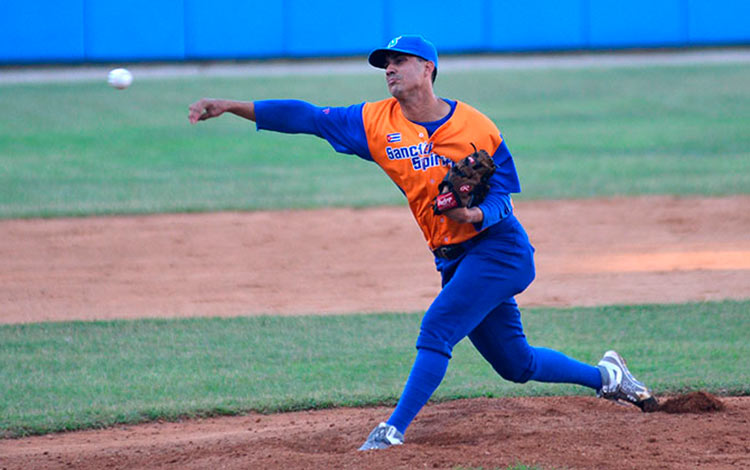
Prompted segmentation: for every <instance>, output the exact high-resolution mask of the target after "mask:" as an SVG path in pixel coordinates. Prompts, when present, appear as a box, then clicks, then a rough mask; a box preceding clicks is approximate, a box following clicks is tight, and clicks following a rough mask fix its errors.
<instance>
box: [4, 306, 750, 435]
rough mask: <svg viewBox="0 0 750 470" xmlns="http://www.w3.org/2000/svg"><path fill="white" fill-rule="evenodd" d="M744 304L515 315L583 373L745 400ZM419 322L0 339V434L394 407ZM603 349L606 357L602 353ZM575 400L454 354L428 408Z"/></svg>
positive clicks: (135, 327) (27, 329)
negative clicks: (613, 356) (596, 366)
mask: <svg viewBox="0 0 750 470" xmlns="http://www.w3.org/2000/svg"><path fill="white" fill-rule="evenodd" d="M748 308H750V301H745V302H718V303H697V304H687V305H663V306H658V305H653V306H621V307H605V308H576V309H527V310H525V311H524V323H525V328H526V332H527V335H528V336H529V340H530V342H531V343H532V344H534V343H536V344H542V345H545V346H548V347H552V348H555V349H559V350H561V351H563V352H565V353H567V354H569V355H571V356H573V357H576V358H578V359H580V360H582V361H586V362H590V363H591V362H595V361H597V360H598V359H599V358H600V357H601V354H602V353H603V352H604V351H603V348H604V347H610V346H611V347H615V348H617V349H618V350H619V351H620V352H621V353H622V354H623V355H625V356H626V357H627V358H628V359H629V360H630V361H631V363H632V364H636V365H637V366H636V367H634V370H633V372H634V373H636V374H638V377H639V378H641V379H643V380H645V381H646V382H647V383H648V384H649V385H650V386H652V387H654V388H655V389H656V390H659V392H660V393H666V392H676V391H683V390H695V389H701V390H709V391H712V392H716V393H720V394H748V393H750V385H748V384H750V369H748V368H747V367H746V364H745V362H744V361H743V360H742V358H744V357H747V356H748V355H749V354H750V344H748V342H747V341H746V339H747V338H746V334H745V333H746V332H747V331H749V330H750V317H749V316H748V315H747V311H748ZM419 322H420V315H419V314H383V315H356V316H304V317H293V318H289V317H250V318H245V317H243V318H233V319H219V318H213V319H212V318H208V319H206V318H202V319H197V318H196V319H186V320H139V321H116V322H72V323H41V324H28V325H4V326H0V370H2V371H3V373H2V374H0V389H2V390H4V393H3V394H2V396H0V417H2V419H1V420H0V434H5V435H10V436H17V435H23V434H38V433H46V432H51V431H61V430H70V429H81V428H89V427H99V426H108V425H112V424H115V423H132V422H139V421H144V420H152V419H157V418H168V419H175V418H178V417H181V416H202V415H214V414H236V413H240V412H243V411H248V410H256V411H261V412H274V411H289V410H299V409H308V408H322V407H332V406H358V405H366V404H375V403H386V404H395V402H396V400H397V398H398V396H399V394H400V392H401V388H402V387H403V383H404V380H405V378H406V376H407V374H408V372H409V369H410V368H411V363H412V361H413V360H414V356H415V354H416V350H415V349H414V341H415V338H416V336H417V333H418V330H419ZM605 345H606V346H605ZM560 394H571V395H575V394H586V395H590V394H591V391H590V390H588V389H584V388H583V387H578V386H573V385H550V384H542V383H535V382H529V383H527V384H524V385H517V384H512V383H510V382H507V381H504V380H502V379H500V378H499V377H498V376H497V375H496V374H495V372H494V371H493V370H492V369H491V368H490V367H489V366H488V365H487V364H486V363H485V362H484V360H483V359H482V358H481V357H480V356H479V355H478V353H477V352H476V351H475V350H474V348H473V347H472V346H471V345H470V344H469V343H468V341H463V342H462V343H459V346H458V347H457V348H456V351H455V354H454V358H453V360H452V362H451V367H450V368H449V369H448V374H447V376H446V379H445V381H444V382H443V384H441V386H440V388H439V389H438V391H437V394H436V395H435V397H434V399H436V400H448V399H454V398H460V397H478V396H489V397H499V396H526V395H532V396H533V395H560Z"/></svg>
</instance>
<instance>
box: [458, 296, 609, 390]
mask: <svg viewBox="0 0 750 470" xmlns="http://www.w3.org/2000/svg"><path fill="white" fill-rule="evenodd" d="M469 339H470V340H471V342H472V343H473V344H474V346H475V347H476V348H477V350H478V351H479V352H480V354H482V356H483V357H484V358H485V359H486V360H487V362H489V363H490V364H491V365H492V367H493V368H494V369H495V371H497V373H498V374H500V375H501V376H502V377H503V378H505V379H507V380H510V381H513V382H518V383H524V382H527V381H529V380H535V381H538V382H555V383H574V384H578V385H583V386H586V387H589V388H593V389H594V390H598V389H600V388H601V386H602V378H601V373H600V372H599V369H598V368H596V367H594V366H590V365H588V364H584V363H582V362H579V361H576V360H575V359H571V358H569V357H568V356H566V355H564V354H562V353H560V352H557V351H554V350H552V349H547V348H537V347H533V346H529V344H528V342H527V341H526V335H525V334H524V332H523V325H522V324H521V313H520V311H519V310H518V305H517V304H516V302H515V300H514V299H512V298H511V299H509V300H508V301H506V302H503V303H502V304H500V305H499V306H498V307H497V308H496V309H495V310H493V311H492V312H491V313H490V314H489V315H487V317H485V319H484V320H483V321H482V323H480V324H479V326H477V328H475V329H474V331H472V332H471V333H470V334H469Z"/></svg>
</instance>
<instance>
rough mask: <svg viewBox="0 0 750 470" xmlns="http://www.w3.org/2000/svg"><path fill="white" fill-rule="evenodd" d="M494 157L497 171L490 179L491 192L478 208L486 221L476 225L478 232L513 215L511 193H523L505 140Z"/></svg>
mask: <svg viewBox="0 0 750 470" xmlns="http://www.w3.org/2000/svg"><path fill="white" fill-rule="evenodd" d="M492 157H493V159H494V160H495V164H496V169H495V173H493V175H492V178H490V190H489V192H488V193H487V196H486V197H485V198H484V201H482V202H481V203H480V204H479V206H478V207H479V208H480V209H481V210H482V213H483V214H484V219H483V220H482V223H481V224H474V226H475V228H476V229H477V230H483V229H486V228H487V227H489V226H491V225H494V224H496V223H498V222H500V221H501V220H503V219H504V218H506V217H508V216H509V215H511V214H512V213H513V204H512V203H511V201H510V193H518V192H521V184H520V183H519V181H518V174H517V173H516V166H515V164H514V163H513V157H512V156H511V155H510V150H508V146H507V145H505V140H503V141H502V142H501V143H500V146H499V147H498V148H497V150H496V151H495V154H494V155H493V156H492Z"/></svg>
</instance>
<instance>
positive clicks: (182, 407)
mask: <svg viewBox="0 0 750 470" xmlns="http://www.w3.org/2000/svg"><path fill="white" fill-rule="evenodd" d="M749 83H750V65H706V66H679V67H678V66H675V67H658V66H657V67H633V68H617V69H579V70H528V71H523V70H513V71H481V72H471V73H470V72H463V73H458V72H456V73H451V74H444V75H441V76H440V78H439V80H438V83H437V85H438V86H437V91H438V93H439V94H441V95H442V96H447V97H455V98H459V99H461V100H463V101H465V102H468V103H470V104H472V105H474V106H476V107H478V108H479V109H480V110H481V111H483V112H485V113H486V114H488V115H489V116H490V117H491V118H492V119H493V120H495V122H497V123H498V125H499V127H500V128H501V130H502V131H503V132H504V134H505V137H506V139H507V141H508V143H509V146H510V148H511V151H512V152H513V153H514V155H515V157H516V163H517V166H518V168H519V172H520V174H521V178H522V182H523V184H524V193H523V194H522V195H521V196H520V197H521V198H527V199H550V198H580V197H600V196H613V195H643V194H678V195H729V194H739V193H743V194H746V193H748V192H749V191H750V151H749V149H750V132H748V129H750V85H748V84H749ZM0 96H2V102H3V105H4V113H2V115H0V218H14V217H40V216H41V217H54V216H64V215H78V216H83V215H91V214H113V213H152V212H176V211H215V210H225V209H235V210H254V209H276V208H308V207H321V206H344V205H354V206H370V205H382V204H403V199H402V196H401V195H400V193H399V192H398V191H397V190H396V189H395V188H394V187H393V185H392V183H390V181H388V180H387V178H385V177H384V176H383V175H382V174H381V172H380V171H379V170H378V169H377V168H376V167H375V166H374V165H372V164H369V163H366V162H364V161H361V160H359V159H357V158H356V157H349V156H342V155H337V154H334V152H333V150H332V149H331V148H330V147H329V146H328V144H327V143H325V142H323V141H321V140H319V139H316V138H313V137H308V136H294V137H289V136H282V135H278V134H274V133H268V132H262V133H256V132H255V131H254V126H253V125H252V123H249V122H246V121H242V120H240V119H239V118H235V117H233V116H230V117H224V118H222V119H219V120H215V121H212V122H207V123H202V124H200V125H197V126H190V125H189V124H188V122H187V107H188V105H189V103H190V102H191V101H193V100H195V99H197V98H199V97H202V96H217V97H219V96H221V97H226V98H235V99H264V98H299V99H306V100H311V101H314V102H316V103H321V104H323V103H325V104H331V105H346V104H351V103H356V102H360V101H363V100H374V99H380V98H383V97H385V86H384V84H383V79H382V77H381V75H380V74H378V73H374V74H373V75H372V76H369V75H368V76H334V77H305V79H304V80H301V79H300V78H299V77H282V78H279V77H274V78H273V79H270V80H269V79H262V78H245V79H240V78H221V79H217V78H211V79H206V78H191V77H185V78H176V79H169V80H143V81H136V84H135V85H134V86H133V87H132V88H131V89H129V90H127V91H124V92H116V91H113V90H112V89H110V88H108V87H107V86H106V84H105V83H104V82H103V81H102V82H101V83H100V82H96V83H60V84H46V85H38V84H37V85H34V84H29V85H0ZM748 307H750V302H719V303H705V304H688V305H666V306H622V307H608V308H601V309H583V308H581V309H562V310H554V309H536V310H533V309H532V310H527V311H526V312H525V325H526V328H527V332H528V334H529V337H530V340H531V342H532V343H536V344H544V345H546V346H550V347H553V348H558V349H561V350H563V351H564V352H566V353H568V354H570V355H572V356H575V357H577V358H579V359H581V360H584V361H595V360H597V359H598V357H599V355H600V354H601V353H602V348H603V347H604V345H606V346H610V345H611V346H614V347H616V348H618V349H619V350H620V351H621V352H622V353H623V354H624V355H626V356H627V357H628V358H629V359H631V360H632V363H633V364H637V369H636V370H634V372H636V373H637V374H638V376H639V377H641V378H643V379H644V380H646V381H647V382H648V383H649V384H650V385H652V386H653V387H655V388H657V389H659V390H660V391H663V392H666V391H680V390H690V389H698V388H700V389H704V390H709V391H713V392H716V393H727V394H747V393H750V388H749V386H748V384H750V372H749V371H748V368H747V367H746V366H745V364H744V362H743V361H742V358H744V357H747V355H748V353H749V352H750V351H749V350H748V348H749V346H748V343H747V341H746V337H745V336H746V335H745V333H746V332H747V331H749V330H750V323H748V315H747V311H748ZM418 324H419V315H418V314H384V315H356V316H339V317H322V316H321V317H304V318H272V317H260V318H236V319H188V320H141V321H130V322H106V323H104V322H75V323H49V324H28V325H4V326H0V390H2V394H0V434H2V435H5V436H18V435H24V434H39V433H46V432H52V431H59V430H67V429H82V428H89V427H99V426H107V425H111V424H114V423H127V422H138V421H142V420H150V419H156V418H176V417H180V416H194V415H206V414H233V413H239V412H242V411H246V410H259V411H264V412H272V411H280V410H294V409H302V408H311V407H330V406H338V405H363V404H374V403H394V402H395V400H396V397H397V396H398V394H399V393H400V391H401V387H402V386H403V382H404V380H405V378H406V374H407V373H408V370H409V367H410V366H411V361H412V360H413V357H414V353H415V352H414V348H413V344H414V339H415V337H416V333H417V329H418ZM452 364H453V365H452V366H451V368H450V369H449V372H448V376H447V377H446V380H445V383H443V384H442V386H441V387H440V389H439V390H438V394H437V395H436V398H437V399H439V400H447V399H451V398H457V397H474V396H507V395H547V394H579V393H590V392H589V391H586V390H583V389H581V388H578V387H573V386H551V385H542V384H526V385H523V386H518V385H513V384H509V383H507V382H505V381H502V380H500V379H498V378H497V377H496V375H495V374H494V372H492V371H491V370H490V369H489V367H488V366H487V365H486V364H485V363H484V362H483V361H482V360H481V358H479V356H478V355H477V354H476V352H474V350H473V349H472V348H471V347H469V346H468V345H466V344H465V343H461V344H460V345H459V347H458V348H457V350H456V354H455V358H454V360H453V363H452Z"/></svg>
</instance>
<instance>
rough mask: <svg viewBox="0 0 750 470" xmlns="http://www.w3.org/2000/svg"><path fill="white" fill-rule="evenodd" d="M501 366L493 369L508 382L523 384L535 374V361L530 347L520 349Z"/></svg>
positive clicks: (494, 366) (495, 366)
mask: <svg viewBox="0 0 750 470" xmlns="http://www.w3.org/2000/svg"><path fill="white" fill-rule="evenodd" d="M507 359H510V360H506V361H503V363H502V364H498V365H495V364H493V368H494V369H495V371H496V372H497V373H498V374H500V376H501V377H502V378H504V379H505V380H508V381H510V382H515V383H519V384H523V383H526V382H528V381H529V380H531V378H532V377H533V376H534V372H536V359H535V357H534V350H533V349H532V348H531V347H528V346H527V347H524V348H520V350H518V349H517V350H516V353H515V354H513V355H510V356H509V357H508V358H507Z"/></svg>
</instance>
